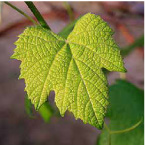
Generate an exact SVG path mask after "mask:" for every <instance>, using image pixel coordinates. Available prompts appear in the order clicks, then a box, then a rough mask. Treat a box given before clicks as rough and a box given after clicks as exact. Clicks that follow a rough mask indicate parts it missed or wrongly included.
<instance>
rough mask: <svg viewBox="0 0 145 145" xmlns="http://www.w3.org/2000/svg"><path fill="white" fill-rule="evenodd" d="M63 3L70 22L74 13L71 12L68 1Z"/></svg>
mask: <svg viewBox="0 0 145 145" xmlns="http://www.w3.org/2000/svg"><path fill="white" fill-rule="evenodd" d="M63 4H64V7H65V9H66V10H67V13H68V15H69V18H70V22H73V21H74V14H73V11H72V8H71V6H70V5H69V3H68V2H64V3H63Z"/></svg>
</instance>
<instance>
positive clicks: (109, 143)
mask: <svg viewBox="0 0 145 145" xmlns="http://www.w3.org/2000/svg"><path fill="white" fill-rule="evenodd" d="M142 120H143V119H141V120H140V121H138V122H137V123H136V124H134V125H133V126H131V127H130V128H127V129H124V130H116V131H112V130H110V128H109V127H108V126H107V124H106V123H105V122H104V127H105V128H106V130H107V131H108V133H109V137H108V138H109V139H108V145H111V135H112V134H121V133H125V132H129V131H131V130H133V129H135V128H136V127H138V126H139V125H140V124H141V123H142Z"/></svg>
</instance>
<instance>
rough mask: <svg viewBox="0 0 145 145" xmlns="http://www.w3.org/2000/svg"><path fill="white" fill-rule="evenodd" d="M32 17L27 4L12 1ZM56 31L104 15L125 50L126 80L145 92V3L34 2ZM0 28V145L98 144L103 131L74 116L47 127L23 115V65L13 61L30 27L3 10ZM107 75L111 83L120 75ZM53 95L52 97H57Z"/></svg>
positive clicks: (53, 120) (6, 8)
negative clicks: (82, 18) (20, 38)
mask: <svg viewBox="0 0 145 145" xmlns="http://www.w3.org/2000/svg"><path fill="white" fill-rule="evenodd" d="M11 3H12V4H13V5H15V6H17V7H18V8H20V9H21V10H23V11H24V12H25V13H27V14H28V15H30V16H32V17H33V14H32V13H31V12H30V10H29V9H28V7H27V6H26V4H25V3H24V2H11ZM34 4H35V5H36V7H37V8H38V10H39V11H40V12H41V14H42V15H43V17H44V18H45V20H46V21H47V23H48V25H49V26H50V27H51V29H52V31H54V32H55V33H58V32H60V31H61V30H62V29H63V28H64V27H65V26H66V25H68V24H69V23H70V22H71V21H73V20H74V19H76V18H78V17H79V16H80V15H83V14H85V13H88V12H91V13H94V14H96V15H100V16H101V17H102V18H103V19H104V20H105V21H107V22H108V24H109V25H110V27H111V28H112V29H113V30H114V31H115V34H114V39H115V40H116V42H117V44H118V45H119V46H120V48H121V49H122V50H125V49H127V51H123V52H124V53H122V54H123V57H124V62H125V67H126V68H127V71H128V72H127V73H126V76H124V75H123V76H122V77H125V78H126V79H127V80H128V81H129V82H131V83H133V84H135V85H136V86H137V87H139V88H142V89H143V87H144V48H143V44H142V43H143V41H144V37H143V35H144V2H34ZM0 10H1V24H0V145H30V144H31V145H32V144H34V145H48V144H49V145H95V143H96V140H97V137H98V135H99V133H100V131H99V130H97V129H96V128H94V127H92V126H91V125H88V124H86V125H85V124H83V122H82V121H81V120H75V119H74V117H73V115H72V114H70V113H66V115H65V117H64V118H61V117H56V116H54V117H52V118H51V120H50V121H49V123H45V121H44V120H43V119H42V117H41V116H40V114H39V113H36V112H34V117H33V118H30V117H29V116H28V115H27V113H26V111H25V105H24V103H25V101H24V100H25V99H24V98H25V92H24V87H25V85H24V80H18V76H19V73H20V70H19V64H20V62H19V61H16V60H10V56H11V55H12V54H13V50H14V48H15V45H14V42H15V41H16V40H17V36H18V35H19V34H20V33H22V32H23V30H24V29H25V28H26V27H27V26H30V25H32V23H31V22H30V21H29V20H27V19H26V18H25V17H24V16H22V15H21V14H19V13H18V12H17V11H15V10H14V9H12V8H11V7H9V6H8V5H6V4H4V3H3V5H2V9H0ZM121 75H122V74H121ZM121 75H120V74H119V73H117V72H111V73H108V81H109V84H110V85H111V84H113V83H114V82H115V80H116V79H117V78H120V76H121ZM53 96H54V95H53V94H52V98H53Z"/></svg>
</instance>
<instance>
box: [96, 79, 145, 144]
mask: <svg viewBox="0 0 145 145" xmlns="http://www.w3.org/2000/svg"><path fill="white" fill-rule="evenodd" d="M109 96H110V98H109V100H110V106H109V109H108V114H107V117H109V119H110V123H109V128H110V130H112V131H113V130H123V129H126V128H129V127H131V126H133V125H134V124H136V123H137V122H138V121H140V120H141V118H143V116H144V92H143V90H140V89H138V88H137V87H135V86H134V85H133V84H131V83H129V82H127V81H125V80H118V81H117V82H116V84H114V85H112V86H111V87H110V94H109ZM143 142H144V131H143V123H142V124H141V125H139V126H138V127H136V128H135V129H134V130H132V131H129V132H126V133H122V134H112V135H111V145H143ZM108 143H109V134H108V131H107V130H106V129H104V130H103V131H102V134H101V135H100V137H99V140H98V144H99V145H108Z"/></svg>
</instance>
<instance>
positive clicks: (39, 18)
mask: <svg viewBox="0 0 145 145" xmlns="http://www.w3.org/2000/svg"><path fill="white" fill-rule="evenodd" d="M25 3H26V5H27V6H28V7H29V9H30V10H31V12H32V13H33V14H34V16H35V17H36V19H37V20H38V22H39V23H40V25H41V26H42V27H44V28H47V29H49V30H50V27H49V26H48V25H47V23H46V21H45V20H44V19H43V17H42V15H41V14H40V12H39V11H38V9H37V8H36V7H35V5H34V4H33V2H25Z"/></svg>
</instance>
